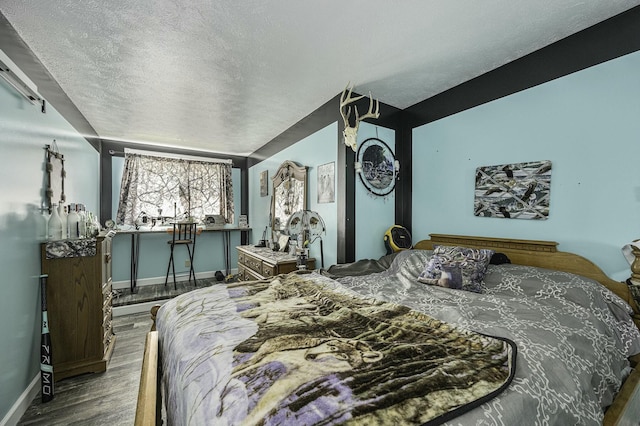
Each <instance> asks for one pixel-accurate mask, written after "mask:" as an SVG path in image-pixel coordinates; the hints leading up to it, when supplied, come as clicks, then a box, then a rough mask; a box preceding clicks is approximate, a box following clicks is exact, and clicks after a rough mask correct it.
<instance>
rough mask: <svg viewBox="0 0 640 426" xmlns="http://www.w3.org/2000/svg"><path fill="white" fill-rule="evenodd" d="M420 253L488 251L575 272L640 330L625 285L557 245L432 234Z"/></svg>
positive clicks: (419, 245) (521, 262)
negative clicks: (620, 304) (608, 295)
mask: <svg viewBox="0 0 640 426" xmlns="http://www.w3.org/2000/svg"><path fill="white" fill-rule="evenodd" d="M429 237H431V238H430V239H429V240H422V241H419V242H418V243H416V244H415V245H414V248H416V249H422V250H432V249H433V247H434V246H435V245H445V246H461V247H471V248H485V249H491V250H494V251H496V252H500V253H504V254H506V255H507V256H508V257H509V259H510V260H511V263H515V264H517V265H529V266H537V267H540V268H547V269H554V270H558V271H564V272H571V273H573V274H577V275H582V276H583V277H587V278H591V279H593V280H596V281H598V282H599V283H600V284H602V285H604V286H605V287H607V288H608V289H609V290H611V291H613V292H614V293H615V294H617V295H618V296H620V297H621V298H622V299H623V300H625V301H626V302H627V303H629V305H631V307H632V308H633V310H634V316H633V319H634V321H635V323H636V325H637V326H638V328H640V307H639V306H638V305H637V304H636V301H635V300H634V299H633V296H632V295H631V292H630V291H629V287H628V286H627V285H626V284H625V283H621V282H618V281H614V280H612V279H611V278H609V277H608V276H607V275H606V274H605V273H604V272H603V271H602V269H600V268H599V267H598V266H597V265H596V264H595V263H593V262H591V261H590V260H589V259H587V258H584V257H582V256H580V255H577V254H573V253H568V252H562V251H558V250H557V246H558V243H556V242H554V241H538V240H515V239H509V238H490V237H472V236H466V235H447V234H429Z"/></svg>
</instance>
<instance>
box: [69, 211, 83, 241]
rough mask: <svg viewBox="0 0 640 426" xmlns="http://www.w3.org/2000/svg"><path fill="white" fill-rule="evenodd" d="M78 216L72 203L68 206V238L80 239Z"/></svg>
mask: <svg viewBox="0 0 640 426" xmlns="http://www.w3.org/2000/svg"><path fill="white" fill-rule="evenodd" d="M79 223H80V215H79V214H78V212H77V211H76V205H75V204H74V203H71V204H69V217H68V218H67V224H68V228H69V238H80V232H79V231H80V228H79V226H78V224H79Z"/></svg>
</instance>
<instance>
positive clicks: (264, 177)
mask: <svg viewBox="0 0 640 426" xmlns="http://www.w3.org/2000/svg"><path fill="white" fill-rule="evenodd" d="M267 195H269V171H268V170H265V171H262V172H260V196H261V197H266V196H267Z"/></svg>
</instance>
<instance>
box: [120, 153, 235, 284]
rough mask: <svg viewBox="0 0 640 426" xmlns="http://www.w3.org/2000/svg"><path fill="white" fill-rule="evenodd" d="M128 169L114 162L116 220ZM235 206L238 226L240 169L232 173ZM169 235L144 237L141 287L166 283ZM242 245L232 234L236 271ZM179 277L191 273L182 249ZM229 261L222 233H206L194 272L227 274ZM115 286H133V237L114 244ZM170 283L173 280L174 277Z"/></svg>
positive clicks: (198, 244) (177, 262)
mask: <svg viewBox="0 0 640 426" xmlns="http://www.w3.org/2000/svg"><path fill="white" fill-rule="evenodd" d="M123 168H124V158H122V157H120V158H119V157H114V158H113V159H112V188H113V189H112V209H113V216H112V217H115V212H116V210H117V209H118V196H119V194H120V181H121V179H122V171H123ZM231 178H232V183H233V188H234V191H233V198H234V200H233V202H234V205H235V224H234V225H236V226H237V224H238V216H239V215H240V195H241V194H240V187H241V186H240V169H232V171H231ZM169 239H170V238H168V234H167V233H162V232H161V233H157V234H156V233H153V234H143V235H141V236H140V259H139V263H138V279H139V280H140V281H139V282H138V284H140V285H143V284H145V283H148V284H153V283H157V282H158V281H159V280H160V281H161V282H164V277H165V274H166V273H167V264H168V262H169V246H168V244H167V241H169ZM239 245H240V232H239V231H232V232H231V238H230V243H229V247H230V251H229V253H230V256H229V258H230V266H231V268H232V269H235V268H236V267H237V264H238V255H237V252H236V250H235V247H236V246H239ZM174 259H175V267H176V275H178V274H183V275H186V274H188V273H189V268H188V267H185V266H184V262H185V260H187V259H188V256H187V250H186V249H181V248H180V247H178V249H177V250H176V251H175V252H174ZM224 260H225V257H224V244H223V235H222V232H203V233H202V234H200V235H199V236H198V237H197V239H196V254H195V256H194V261H193V268H194V270H195V271H196V273H203V272H205V273H206V272H215V271H222V272H223V273H224V272H225V261H224ZM112 265H113V282H114V283H116V286H121V284H123V283H122V282H123V281H126V282H127V284H126V285H127V286H128V285H129V284H128V283H129V281H130V276H131V235H130V234H117V235H116V237H115V238H114V240H113V264H112ZM169 279H170V282H172V280H173V278H172V277H170V278H169Z"/></svg>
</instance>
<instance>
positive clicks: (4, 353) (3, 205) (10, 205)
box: [0, 79, 100, 421]
mask: <svg viewBox="0 0 640 426" xmlns="http://www.w3.org/2000/svg"><path fill="white" fill-rule="evenodd" d="M54 139H55V140H56V141H57V145H58V147H59V150H60V152H61V153H62V154H63V155H64V158H65V169H66V171H67V179H66V181H65V193H66V194H67V201H68V202H82V203H84V204H86V205H87V209H88V210H91V211H93V212H97V211H98V203H99V194H98V188H99V187H100V186H99V156H98V153H97V151H96V150H95V149H93V148H92V147H91V145H89V143H88V142H87V141H86V140H85V139H84V138H82V137H80V135H79V134H78V132H76V131H75V130H74V129H73V128H72V127H71V125H70V124H69V123H68V122H67V121H66V120H65V119H64V118H62V116H61V115H60V114H58V112H57V111H56V110H55V108H54V107H53V106H52V105H47V113H46V114H42V113H41V112H40V107H39V106H34V105H31V104H30V103H28V102H27V101H26V100H24V98H22V97H21V96H20V95H18V94H17V93H16V92H15V91H14V90H13V89H12V88H10V87H9V86H8V85H7V84H6V83H5V82H4V80H1V79H0V158H1V159H2V167H0V182H2V189H1V190H0V271H2V278H1V279H0V291H1V292H2V297H0V421H1V419H2V418H4V417H5V416H6V415H7V413H8V412H9V410H10V409H11V407H12V406H13V405H14V403H15V402H16V401H17V400H18V398H19V397H20V395H21V394H22V392H23V391H24V390H25V389H27V388H28V386H29V384H30V383H31V381H32V380H33V379H34V378H35V377H37V376H38V374H39V371H40V368H39V354H40V291H39V290H40V289H39V281H38V275H39V274H40V251H39V244H40V243H41V242H42V241H43V238H44V235H45V232H46V231H45V220H44V218H43V216H42V214H41V213H40V210H39V209H40V206H41V205H42V203H43V196H44V190H43V188H44V185H45V179H44V173H45V151H44V149H43V148H44V146H45V145H47V144H51V143H52V141H53V140H54Z"/></svg>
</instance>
